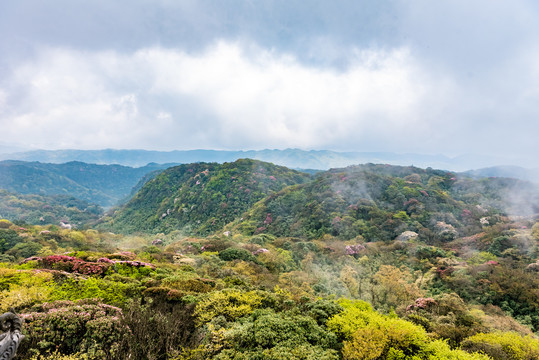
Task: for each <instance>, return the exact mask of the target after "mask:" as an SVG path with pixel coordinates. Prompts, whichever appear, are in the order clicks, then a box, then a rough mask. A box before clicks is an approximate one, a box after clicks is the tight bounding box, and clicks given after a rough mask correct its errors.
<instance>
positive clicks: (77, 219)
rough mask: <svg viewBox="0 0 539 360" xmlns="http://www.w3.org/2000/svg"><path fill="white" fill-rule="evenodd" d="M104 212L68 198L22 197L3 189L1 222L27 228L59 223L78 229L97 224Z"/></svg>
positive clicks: (82, 201)
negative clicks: (24, 225) (26, 225)
mask: <svg viewBox="0 0 539 360" xmlns="http://www.w3.org/2000/svg"><path fill="white" fill-rule="evenodd" d="M101 215H103V209H102V208H101V207H100V206H98V205H95V204H91V203H89V202H87V201H84V200H79V199H76V198H74V197H72V196H68V195H35V194H30V195H23V194H16V193H11V192H8V191H6V190H1V189H0V218H3V219H8V220H11V221H17V222H20V223H27V224H41V225H45V224H55V225H58V224H59V223H60V222H64V223H66V224H71V225H74V226H77V227H80V226H83V225H85V224H88V223H93V222H96V221H97V220H98V219H99V217H100V216H101Z"/></svg>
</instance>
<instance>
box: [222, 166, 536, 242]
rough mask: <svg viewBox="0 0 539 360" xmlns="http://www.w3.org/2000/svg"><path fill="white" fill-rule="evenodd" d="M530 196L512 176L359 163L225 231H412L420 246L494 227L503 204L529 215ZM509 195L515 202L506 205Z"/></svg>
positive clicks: (272, 200) (341, 234)
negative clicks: (486, 176) (466, 174)
mask: <svg viewBox="0 0 539 360" xmlns="http://www.w3.org/2000/svg"><path fill="white" fill-rule="evenodd" d="M537 193H538V191H537V187H535V186H534V185H531V184H529V183H525V182H521V181H517V180H512V179H484V180H472V179H468V178H457V177H455V175H454V174H452V173H449V172H444V171H440V170H432V169H426V170H424V169H419V168H415V167H398V166H388V165H372V164H368V165H359V166H351V167H347V168H344V169H333V170H330V171H327V172H324V173H320V174H318V175H317V176H316V177H315V179H314V180H313V181H311V182H309V183H306V184H302V185H298V186H295V187H289V188H286V189H284V190H282V191H281V192H279V193H277V194H274V195H272V196H269V197H267V198H266V199H264V200H263V201H261V202H259V203H257V204H256V205H255V206H254V207H253V208H252V209H250V211H249V212H248V213H247V214H246V215H245V216H244V217H243V220H241V221H237V222H236V223H234V224H231V225H230V226H228V228H227V229H228V230H236V231H239V232H241V233H244V234H249V235H253V234H257V233H268V234H272V235H276V236H294V237H301V238H307V239H315V238H320V237H322V236H323V235H325V234H328V235H332V236H336V237H338V238H340V239H343V240H348V239H352V238H355V237H360V238H363V239H365V240H366V241H379V240H393V239H395V238H397V237H398V236H399V235H400V234H402V233H403V232H405V231H412V232H415V233H416V235H417V236H419V238H420V239H421V240H423V241H427V242H433V241H450V240H452V239H454V238H456V237H459V236H470V235H473V234H475V233H477V232H479V231H481V226H482V224H481V221H483V222H484V221H486V219H489V220H488V221H490V222H496V221H497V220H496V219H497V217H498V216H499V214H500V213H503V212H504V210H507V209H509V208H511V207H517V205H519V206H520V207H519V208H517V209H514V210H519V209H520V210H523V209H524V208H526V209H529V210H530V211H533V209H534V207H535V212H537V210H538V204H539V199H538V198H537ZM533 194H535V196H533ZM509 195H511V196H512V198H513V199H519V200H520V204H512V203H511V201H510V200H511V199H509V197H508V196H509ZM519 197H520V198H519ZM481 219H483V220H481Z"/></svg>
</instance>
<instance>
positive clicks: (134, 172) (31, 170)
mask: <svg viewBox="0 0 539 360" xmlns="http://www.w3.org/2000/svg"><path fill="white" fill-rule="evenodd" d="M166 167H167V165H158V164H148V165H146V166H144V167H140V168H131V167H127V166H121V165H95V164H86V163H82V162H77V161H73V162H69V163H65V164H47V163H39V162H24V161H2V162H0V189H6V190H9V191H14V192H18V193H21V194H40V195H70V196H74V197H76V198H79V199H82V200H86V201H89V202H93V203H96V204H99V205H101V206H104V207H110V206H113V205H115V204H116V203H117V202H118V201H120V200H122V199H123V198H125V197H126V196H128V195H129V194H130V193H131V190H132V188H133V186H135V185H136V184H137V183H138V182H139V180H140V179H141V178H143V176H144V175H146V174H147V173H149V172H152V171H156V170H161V169H163V168H166Z"/></svg>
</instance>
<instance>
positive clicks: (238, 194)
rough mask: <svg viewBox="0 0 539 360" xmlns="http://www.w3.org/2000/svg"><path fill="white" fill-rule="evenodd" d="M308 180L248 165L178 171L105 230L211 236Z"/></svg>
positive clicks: (145, 190)
mask: <svg viewBox="0 0 539 360" xmlns="http://www.w3.org/2000/svg"><path fill="white" fill-rule="evenodd" d="M309 178H310V176H309V175H308V174H305V173H301V172H298V171H294V170H290V169H288V168H285V167H282V166H276V165H273V164H270V163H264V162H261V161H256V160H250V159H242V160H238V161H235V162H233V163H224V164H217V163H195V164H186V165H180V166H177V167H172V168H169V169H167V170H166V171H164V172H162V173H161V174H159V175H158V176H157V177H155V178H154V179H153V180H151V181H149V182H148V183H147V184H146V185H145V186H143V187H142V188H141V190H140V191H139V192H138V193H137V194H136V195H135V196H134V197H133V198H132V199H131V201H129V203H127V204H126V205H125V206H123V207H122V208H120V209H119V210H118V211H117V212H115V213H114V214H113V217H112V219H106V221H107V224H105V225H104V226H103V228H107V227H108V226H109V227H110V228H111V229H112V230H114V231H119V232H137V231H146V232H154V233H155V232H170V231H172V230H182V231H185V232H186V233H193V234H205V235H207V234H210V233H213V232H215V231H217V230H219V229H221V228H222V227H223V226H224V225H225V224H227V223H228V222H230V221H232V220H234V219H235V218H238V217H239V216H241V214H242V213H243V212H244V211H246V210H247V209H249V208H250V207H251V206H252V205H253V204H254V203H255V202H257V201H259V200H261V199H262V198H264V197H265V196H267V195H269V194H271V193H274V192H276V191H278V190H281V189H282V188H284V187H286V186H288V185H293V184H301V183H304V182H305V181H307V180H308V179H309Z"/></svg>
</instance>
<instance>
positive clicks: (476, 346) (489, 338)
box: [462, 332, 539, 360]
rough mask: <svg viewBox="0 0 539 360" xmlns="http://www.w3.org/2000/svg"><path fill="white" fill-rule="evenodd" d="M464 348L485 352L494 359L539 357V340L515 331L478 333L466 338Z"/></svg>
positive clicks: (531, 358)
mask: <svg viewBox="0 0 539 360" xmlns="http://www.w3.org/2000/svg"><path fill="white" fill-rule="evenodd" d="M462 348H463V349H465V350H466V351H469V352H481V353H485V354H487V355H489V356H491V357H492V358H494V359H509V360H534V359H539V340H537V339H536V338H533V337H531V336H521V335H519V334H517V333H514V332H492V333H488V334H484V333H481V334H476V335H474V336H471V337H469V338H467V339H466V340H464V341H463V342H462Z"/></svg>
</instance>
